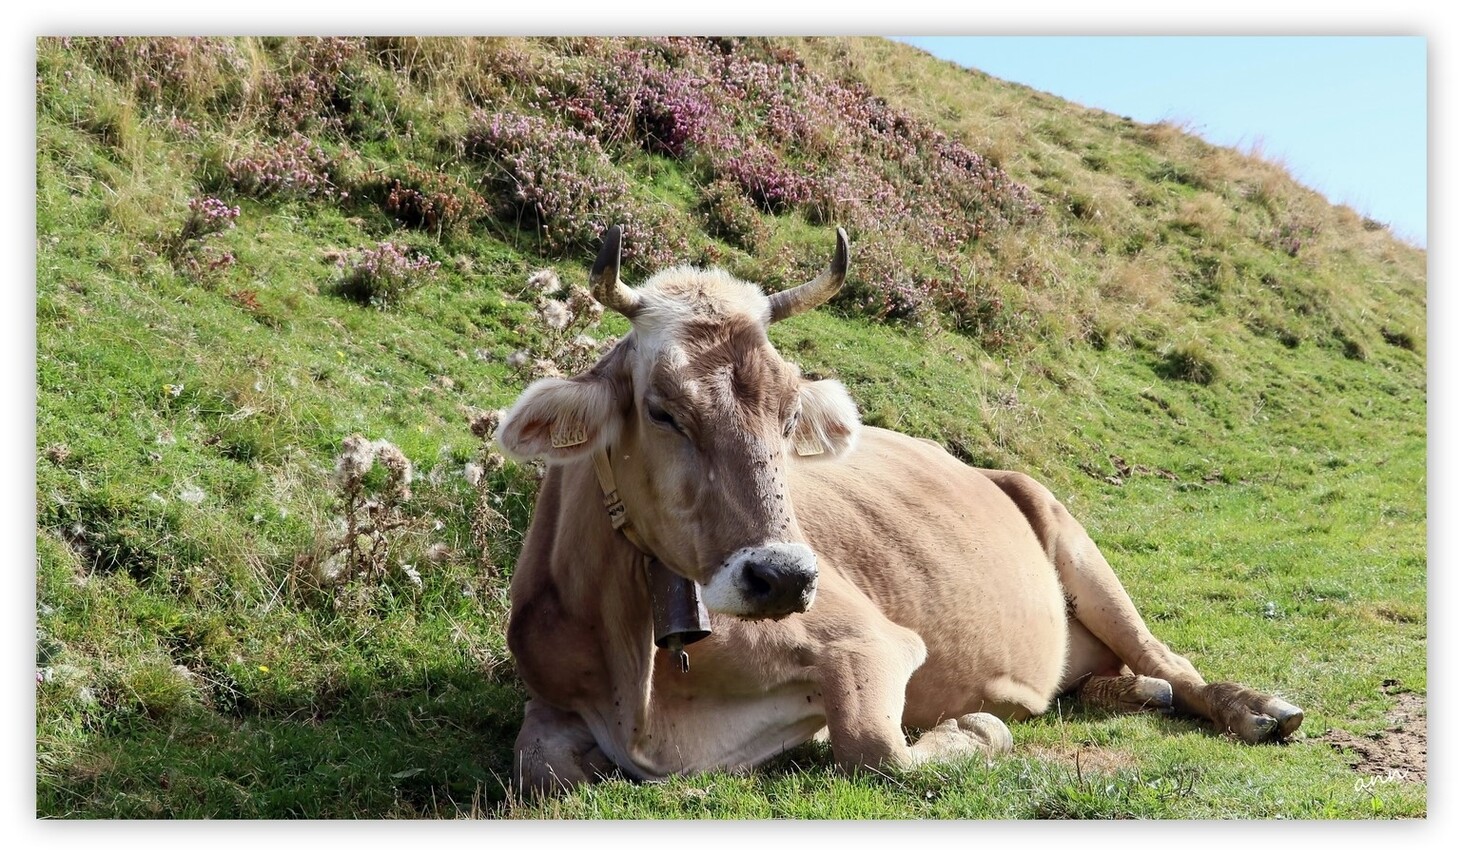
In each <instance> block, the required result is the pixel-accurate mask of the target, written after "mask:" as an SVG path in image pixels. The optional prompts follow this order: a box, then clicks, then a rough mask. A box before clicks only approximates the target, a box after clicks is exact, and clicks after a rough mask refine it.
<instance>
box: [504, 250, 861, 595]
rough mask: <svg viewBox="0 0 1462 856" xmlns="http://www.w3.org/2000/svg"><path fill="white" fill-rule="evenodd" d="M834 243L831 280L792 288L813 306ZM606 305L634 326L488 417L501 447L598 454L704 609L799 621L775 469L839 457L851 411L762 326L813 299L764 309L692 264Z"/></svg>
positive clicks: (804, 555)
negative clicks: (584, 365) (498, 415)
mask: <svg viewBox="0 0 1462 856" xmlns="http://www.w3.org/2000/svg"><path fill="white" fill-rule="evenodd" d="M845 240H846V239H845V238H844V237H843V236H842V235H841V232H840V233H839V253H838V255H837V256H836V257H835V260H834V265H833V268H832V269H830V272H831V270H834V269H838V270H837V272H838V273H839V275H838V276H837V277H836V280H837V282H835V283H832V285H831V289H830V290H829V289H828V286H829V283H828V282H827V280H828V279H830V278H831V277H830V276H829V274H824V276H823V277H820V278H819V279H818V280H814V281H813V282H812V283H808V285H807V286H803V287H802V288H803V289H806V288H808V287H810V286H814V285H816V286H819V287H820V288H822V289H823V290H824V291H826V292H827V293H826V294H824V295H823V296H822V297H821V299H826V297H827V296H828V295H830V294H831V292H832V291H835V290H836V287H837V283H840V281H841V275H840V274H841V270H840V269H839V268H840V267H845V266H846V244H845V243H844V242H845ZM606 243H608V242H606ZM615 249H616V253H615V256H616V258H617V247H616V248H615ZM603 256H604V254H602V253H601V264H596V266H595V267H596V272H597V271H599V269H600V267H601V265H602V262H603ZM840 260H841V266H840V265H839V261H840ZM617 279H618V277H617V273H616V274H615V276H614V280H613V281H614V282H616V283H617ZM620 288H624V287H623V286H620ZM626 293H627V294H626ZM605 296H606V297H608V298H609V299H606V300H605V302H606V303H607V304H610V305H611V307H612V308H620V309H621V311H625V308H626V307H625V302H628V301H630V300H632V301H633V302H632V303H630V304H629V305H628V309H629V310H630V311H626V312H625V314H628V315H630V317H631V318H632V319H633V322H634V331H633V332H632V333H631V334H630V335H629V336H627V337H626V338H625V340H624V341H622V342H621V343H620V344H619V346H618V347H616V348H615V350H614V351H613V352H611V353H610V354H609V355H608V356H606V357H605V358H604V359H603V360H602V361H600V363H599V365H597V366H595V367H594V369H592V370H591V371H589V372H587V373H585V374H583V375H580V376H578V377H575V378H571V379H567V380H562V379H546V380H541V381H538V382H536V383H535V384H533V385H532V386H530V387H529V388H528V389H527V390H526V391H525V392H524V393H523V395H522V397H521V398H519V400H518V402H517V403H516V404H515V405H514V406H513V408H512V409H511V410H510V411H509V413H508V414H507V416H506V417H505V418H504V419H503V421H502V425H501V427H500V428H499V431H498V441H499V443H500V445H502V446H503V448H504V449H506V450H507V451H508V452H509V453H510V454H513V455H515V456H516V457H520V458H525V457H536V456H541V457H544V458H547V459H548V460H549V461H550V462H567V461H570V460H574V459H579V458H582V457H583V456H585V455H586V454H589V453H592V452H594V451H595V450H597V449H605V450H606V451H607V454H608V458H609V461H610V465H611V467H612V469H613V472H614V476H615V481H616V484H617V487H618V489H619V493H620V496H621V498H622V499H623V501H624V503H625V508H626V513H627V516H628V519H629V522H630V524H631V525H632V526H633V527H634V529H635V532H636V533H637V534H638V536H639V537H640V538H641V539H642V540H643V541H644V542H645V543H646V545H647V546H648V547H649V548H650V549H651V550H652V551H653V552H654V554H655V555H656V556H658V557H659V558H660V560H661V561H662V562H664V563H665V564H666V565H667V566H669V567H671V568H673V569H674V570H675V571H676V572H677V573H679V574H681V575H682V576H685V577H687V578H689V579H693V580H695V581H696V582H698V583H700V584H701V585H702V586H703V597H704V601H705V604H706V606H707V607H708V608H710V609H712V610H714V611H717V612H722V613H726V614H730V615H736V616H740V617H744V618H765V617H780V616H784V615H787V614H789V613H793V612H802V611H804V610H806V609H807V608H808V607H809V606H810V605H811V603H812V598H813V595H814V593H815V592H816V587H817V558H816V556H815V555H814V554H813V552H812V550H811V549H810V548H809V547H808V546H807V545H806V544H805V543H804V542H803V540H802V536H801V534H800V531H799V529H798V527H797V519H796V514H795V512H794V509H793V507H792V503H791V497H790V495H789V492H788V489H787V479H786V471H787V467H788V465H789V461H790V460H791V459H793V458H807V459H809V460H826V459H830V458H835V457H837V456H838V455H841V454H843V453H844V452H845V451H847V450H848V449H849V448H850V447H851V446H852V444H853V443H854V442H855V440H856V436H857V430H858V416H857V409H856V407H855V406H854V405H853V403H852V400H851V399H850V398H849V397H848V394H847V391H846V390H845V389H843V387H842V385H841V384H839V383H837V382H836V381H829V380H823V381H815V382H814V381H808V380H805V379H803V378H801V377H800V374H799V372H798V370H797V368H796V367H795V366H793V365H791V364H789V363H787V362H786V361H785V360H783V359H782V358H781V356H780V355H779V354H778V353H777V352H776V349H774V348H773V347H772V345H771V342H770V341H769V340H768V339H767V335H766V330H767V324H768V323H769V322H770V321H771V320H776V319H778V318H781V317H786V315H787V314H791V312H795V311H800V310H801V309H805V308H807V307H808V306H809V305H815V303H816V302H821V299H817V300H815V301H814V298H816V295H812V296H811V297H809V296H808V295H807V294H806V293H805V292H798V291H797V290H796V289H794V290H791V291H788V292H783V293H782V295H774V296H773V299H772V301H768V299H767V298H766V297H765V296H764V295H762V294H761V292H760V291H759V290H758V289H756V288H755V287H754V286H750V285H748V284H746V283H742V282H739V281H737V280H735V279H733V278H732V277H730V276H729V275H726V274H724V273H723V272H720V271H699V270H694V269H691V268H675V269H672V270H669V271H665V272H662V273H661V274H659V275H657V276H656V277H654V278H652V279H651V280H650V281H648V282H647V283H646V284H645V285H644V286H643V287H642V288H641V289H640V290H638V291H636V292H631V291H629V289H627V288H624V293H620V294H615V293H613V292H610V293H608V294H607V295H605ZM779 296H783V301H782V302H778V301H777V299H776V298H777V297H779ZM616 298H618V299H619V300H620V301H621V303H620V305H619V306H615V305H614V301H615V299H616ZM601 299H604V297H601ZM798 300H800V301H801V303H798V302H796V301H798ZM788 301H790V303H789V302H788ZM789 305H791V307H792V308H791V310H790V311H787V307H788V306H789ZM580 440H582V441H581V442H574V441H580ZM569 442H572V445H565V443H569ZM593 502H594V504H595V505H598V504H599V497H598V496H595V497H594V498H593Z"/></svg>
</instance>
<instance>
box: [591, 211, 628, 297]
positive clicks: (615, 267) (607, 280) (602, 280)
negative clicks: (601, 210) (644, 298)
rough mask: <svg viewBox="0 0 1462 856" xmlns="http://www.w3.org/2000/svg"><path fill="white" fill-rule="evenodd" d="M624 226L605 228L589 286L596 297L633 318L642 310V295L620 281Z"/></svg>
mask: <svg viewBox="0 0 1462 856" xmlns="http://www.w3.org/2000/svg"><path fill="white" fill-rule="evenodd" d="M622 234H623V227H621V226H610V227H609V228H608V229H605V230H604V244H603V246H601V247H600V248H599V256H598V258H596V259H594V267H593V268H591V269H590V270H589V287H590V289H592V290H593V292H594V299H595V300H598V301H599V302H600V303H602V304H604V305H605V306H607V307H608V308H610V309H613V310H614V311H615V312H618V313H619V314H620V315H623V316H624V317H626V318H633V317H635V315H636V314H637V313H638V312H639V311H640V296H639V295H638V294H636V293H635V292H634V290H633V289H631V288H630V287H629V286H627V285H625V284H624V283H622V282H620V281H619V245H620V238H621V236H622Z"/></svg>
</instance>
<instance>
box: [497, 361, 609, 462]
mask: <svg viewBox="0 0 1462 856" xmlns="http://www.w3.org/2000/svg"><path fill="white" fill-rule="evenodd" d="M620 426H621V417H620V413H619V407H618V405H617V404H616V401H615V383H614V381H613V380H612V379H611V378H609V377H607V376H605V375H603V374H600V373H598V372H589V373H587V374H582V375H579V376H578V377H573V378H568V379H564V378H556V377H551V378H543V379H542V380H539V381H535V382H534V383H533V384H532V385H530V386H529V387H528V388H527V389H525V390H523V394H522V395H520V396H518V400H517V401H516V402H514V404H513V406H512V408H511V409H510V410H508V414H507V415H506V416H504V417H503V420H502V422H501V423H500V424H499V425H498V429H497V444H498V446H499V447H501V448H502V450H503V451H504V452H505V453H506V454H507V455H508V457H510V458H513V459H515V460H518V461H526V460H528V459H530V458H543V459H544V460H545V461H547V462H548V463H550V464H554V463H562V462H565V461H571V460H573V459H574V458H578V457H581V456H583V455H586V454H588V453H590V452H592V451H594V450H595V449H599V448H603V447H604V446H607V445H609V444H610V443H613V442H614V441H615V440H616V439H618V438H619V430H620Z"/></svg>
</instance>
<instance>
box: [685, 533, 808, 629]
mask: <svg viewBox="0 0 1462 856" xmlns="http://www.w3.org/2000/svg"><path fill="white" fill-rule="evenodd" d="M816 594H817V556H816V555H815V554H813V552H812V550H811V548H809V547H808V546H807V545H806V544H768V545H766V546H763V547H748V548H746V549H744V550H737V551H736V552H735V553H732V554H731V555H730V556H729V557H727V559H726V561H725V562H723V563H722V564H721V567H720V568H718V569H717V570H716V573H715V575H714V576H712V578H711V580H710V583H709V585H707V586H705V590H704V598H705V604H706V608H708V609H710V610H711V611H712V612H720V613H723V614H726V615H734V616H736V617H738V618H782V617H784V616H787V615H791V614H792V613H794V612H806V611H807V610H808V608H809V607H811V606H812V599H813V597H814V596H815V595H816Z"/></svg>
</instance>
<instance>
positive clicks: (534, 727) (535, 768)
mask: <svg viewBox="0 0 1462 856" xmlns="http://www.w3.org/2000/svg"><path fill="white" fill-rule="evenodd" d="M615 769H616V767H615V766H614V763H613V762H611V761H610V760H609V758H608V757H607V756H606V755H605V754H604V753H603V751H601V750H600V749H599V746H598V744H597V743H595V741H594V735H593V734H592V733H591V732H590V731H589V726H587V725H586V724H584V720H583V719H582V718H581V717H579V716H578V715H577V714H573V713H567V712H565V711H561V710H558V709H556V708H553V707H550V706H548V705H546V704H543V703H542V702H540V701H538V700H536V699H530V700H529V702H528V704H527V705H526V706H525V707H524V709H523V728H522V730H520V731H519V732H518V739H517V742H515V743H514V744H513V787H514V789H516V790H517V791H518V793H520V794H523V795H524V796H529V797H541V796H552V795H554V794H559V793H563V792H564V791H567V790H569V789H571V788H573V787H574V786H576V785H580V784H583V783H585V782H589V781H593V780H595V779H599V778H603V777H604V776H607V775H609V774H611V773H612V772H614V770H615Z"/></svg>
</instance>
